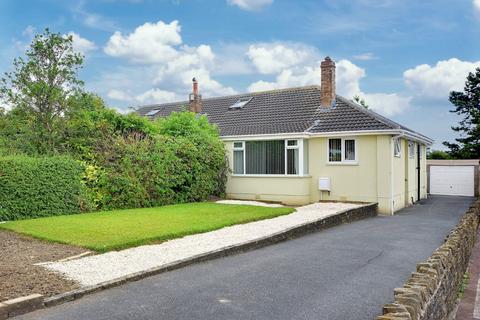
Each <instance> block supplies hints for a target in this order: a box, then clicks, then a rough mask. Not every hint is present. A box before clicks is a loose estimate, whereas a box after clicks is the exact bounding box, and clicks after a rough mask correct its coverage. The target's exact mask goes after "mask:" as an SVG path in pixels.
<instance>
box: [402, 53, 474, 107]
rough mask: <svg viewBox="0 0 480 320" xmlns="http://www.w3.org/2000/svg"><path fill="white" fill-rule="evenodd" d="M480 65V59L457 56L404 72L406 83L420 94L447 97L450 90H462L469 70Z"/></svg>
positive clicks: (416, 93) (415, 92)
mask: <svg viewBox="0 0 480 320" xmlns="http://www.w3.org/2000/svg"><path fill="white" fill-rule="evenodd" d="M476 67H480V61H477V62H469V61H461V60H459V59H457V58H451V59H449V60H442V61H438V62H437V64H436V65H434V66H430V65H428V64H421V65H418V66H416V67H415V68H413V69H408V70H406V71H405V72H404V73H403V78H404V81H405V84H406V85H407V86H408V87H409V88H410V89H411V90H412V93H413V94H415V95H418V96H423V97H429V98H438V99H446V98H447V97H448V95H449V93H450V91H460V90H462V89H463V86H464V84H465V81H466V77H467V75H468V73H469V72H473V71H474V70H475V68H476Z"/></svg>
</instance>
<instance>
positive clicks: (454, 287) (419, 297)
mask: <svg viewBox="0 0 480 320" xmlns="http://www.w3.org/2000/svg"><path fill="white" fill-rule="evenodd" d="M479 216H480V201H477V202H476V203H475V204H474V205H473V206H471V207H470V208H469V209H468V211H467V212H466V213H465V215H464V216H463V217H462V219H461V220H460V222H459V223H458V225H457V226H456V227H455V229H453V230H452V231H451V232H450V233H449V234H448V236H447V237H446V239H445V243H444V244H443V245H442V246H440V247H439V248H438V249H437V250H435V251H434V252H433V254H432V255H431V256H430V258H429V259H428V260H427V261H426V262H423V263H419V264H418V265H417V270H416V272H413V273H412V275H411V277H410V278H409V279H408V280H407V281H406V282H405V284H404V286H403V287H402V288H397V289H395V290H394V293H393V295H394V302H393V303H389V304H386V305H385V306H384V307H383V315H382V316H378V317H377V320H443V319H447V318H448V316H449V314H450V313H451V312H452V311H453V309H454V307H455V304H456V301H457V297H458V292H459V288H460V285H461V283H462V280H463V275H464V274H465V271H466V270H467V266H468V261H469V259H470V255H471V253H472V249H473V246H474V245H475V238H476V234H477V228H478V226H479Z"/></svg>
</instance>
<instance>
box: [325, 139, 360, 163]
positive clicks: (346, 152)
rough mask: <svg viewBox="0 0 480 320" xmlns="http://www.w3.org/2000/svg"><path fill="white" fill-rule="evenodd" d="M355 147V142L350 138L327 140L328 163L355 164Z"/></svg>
mask: <svg viewBox="0 0 480 320" xmlns="http://www.w3.org/2000/svg"><path fill="white" fill-rule="evenodd" d="M356 145H357V142H356V140H355V139H351V138H332V139H328V162H330V163H356V162H357V150H356Z"/></svg>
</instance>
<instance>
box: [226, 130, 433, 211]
mask: <svg viewBox="0 0 480 320" xmlns="http://www.w3.org/2000/svg"><path fill="white" fill-rule="evenodd" d="M354 138H355V139H356V140H357V145H356V147H357V160H358V161H357V163H356V164H331V163H328V158H327V157H328V151H327V144H328V138H310V139H308V143H309V159H308V163H309V175H307V176H304V177H294V176H293V177H292V176H235V175H230V176H229V178H228V181H227V189H226V193H227V197H230V198H235V199H247V200H264V201H278V202H282V203H284V204H290V205H303V204H308V203H313V202H317V201H319V200H321V199H323V200H339V201H365V202H378V204H379V213H381V214H391V213H392V204H393V210H394V211H397V210H400V209H401V208H403V207H405V205H406V204H407V202H406V201H408V200H409V197H406V195H411V196H413V197H414V199H416V188H417V184H416V170H415V168H416V162H415V161H416V157H415V158H414V159H409V157H408V141H407V140H406V139H403V138H402V139H401V140H402V150H401V156H400V157H394V155H393V141H392V137H391V136H389V135H379V136H373V135H364V136H356V137H354ZM225 146H226V150H227V155H228V160H229V163H230V166H231V165H232V163H233V152H232V147H233V142H229V141H228V142H225ZM422 152H423V153H422V160H421V174H422V179H421V183H422V185H421V192H422V194H421V197H422V198H424V197H426V183H427V180H426V173H427V172H426V159H425V155H426V147H425V146H424V145H423V146H422ZM392 169H393V172H392ZM392 176H393V179H392ZM319 177H329V178H330V180H331V192H326V191H324V192H322V193H321V192H320V191H319V190H318V178H319ZM406 178H407V179H406ZM392 187H393V201H392Z"/></svg>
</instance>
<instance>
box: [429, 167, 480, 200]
mask: <svg viewBox="0 0 480 320" xmlns="http://www.w3.org/2000/svg"><path fill="white" fill-rule="evenodd" d="M429 169H430V170H429V176H430V177H429V178H430V179H429V180H430V181H429V182H430V183H429V187H430V188H429V189H430V194H440V195H452V196H471V197H473V196H474V195H475V166H473V165H472V166H468V165H430V166H429Z"/></svg>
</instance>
